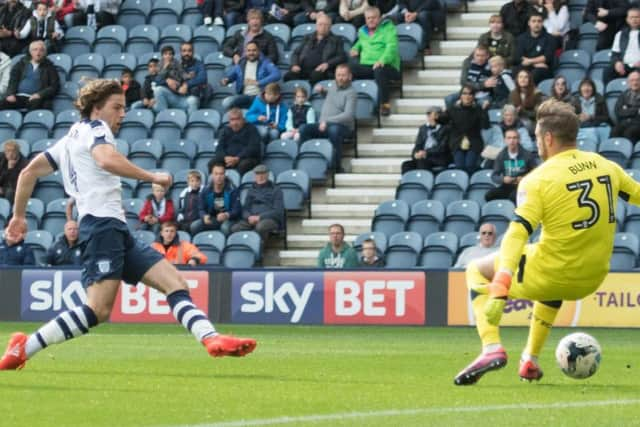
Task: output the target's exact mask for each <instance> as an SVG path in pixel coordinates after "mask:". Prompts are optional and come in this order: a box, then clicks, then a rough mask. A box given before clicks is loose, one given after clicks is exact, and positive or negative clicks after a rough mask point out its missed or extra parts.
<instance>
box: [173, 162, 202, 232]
mask: <svg viewBox="0 0 640 427" xmlns="http://www.w3.org/2000/svg"><path fill="white" fill-rule="evenodd" d="M202 190H203V187H202V175H201V174H200V171H197V170H190V171H189V173H188V174H187V187H186V188H185V189H184V190H182V191H181V192H180V196H179V198H178V200H179V201H178V216H177V217H176V220H177V222H178V227H179V228H180V230H183V231H187V232H191V229H192V224H193V223H194V222H196V221H198V220H199V219H200V193H201V192H202ZM193 234H194V235H195V233H193Z"/></svg>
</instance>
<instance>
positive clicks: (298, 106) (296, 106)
mask: <svg viewBox="0 0 640 427" xmlns="http://www.w3.org/2000/svg"><path fill="white" fill-rule="evenodd" d="M295 94H296V97H295V99H294V102H293V104H292V105H291V108H290V109H289V111H288V112H287V124H286V129H287V131H286V132H284V133H283V134H282V135H280V137H281V138H282V139H293V140H295V141H299V140H300V132H299V131H298V129H299V128H300V126H302V125H306V124H309V123H315V122H316V113H315V111H314V110H313V108H312V107H311V104H310V103H309V101H308V99H309V95H308V94H307V90H306V89H305V88H303V87H301V86H300V87H297V88H296V92H295Z"/></svg>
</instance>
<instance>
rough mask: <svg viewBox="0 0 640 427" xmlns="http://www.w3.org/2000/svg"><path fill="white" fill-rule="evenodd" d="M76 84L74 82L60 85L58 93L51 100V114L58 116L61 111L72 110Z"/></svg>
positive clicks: (75, 95) (76, 88)
mask: <svg viewBox="0 0 640 427" xmlns="http://www.w3.org/2000/svg"><path fill="white" fill-rule="evenodd" d="M78 90H79V88H78V84H77V83H75V82H64V83H61V84H60V91H58V93H57V94H56V96H55V97H54V98H53V112H54V113H55V114H58V113H59V112H61V111H65V110H73V109H74V108H75V105H74V101H75V99H76V98H77V96H78Z"/></svg>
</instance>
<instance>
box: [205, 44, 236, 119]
mask: <svg viewBox="0 0 640 427" xmlns="http://www.w3.org/2000/svg"><path fill="white" fill-rule="evenodd" d="M231 66H232V61H231V58H227V57H226V56H224V55H223V54H222V52H213V53H210V54H208V55H207V56H205V58H204V68H205V69H206V70H207V81H208V82H209V84H210V85H213V86H214V87H216V86H218V87H219V86H220V80H222V78H223V77H224V74H225V72H226V70H227V68H229V67H231ZM217 91H218V89H216V91H214V95H215V93H216V92H217ZM228 92H229V93H228V94H227V95H226V96H230V95H235V90H234V89H233V88H229V91H228ZM226 96H225V97H226ZM220 101H221V100H220ZM209 108H215V109H216V110H218V111H219V110H220V109H219V108H216V107H212V106H211V104H210V105H209Z"/></svg>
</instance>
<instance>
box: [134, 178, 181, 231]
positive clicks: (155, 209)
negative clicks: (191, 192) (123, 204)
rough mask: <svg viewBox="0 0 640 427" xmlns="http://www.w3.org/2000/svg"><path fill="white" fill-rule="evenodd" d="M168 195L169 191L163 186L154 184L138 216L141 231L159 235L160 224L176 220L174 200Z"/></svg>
mask: <svg viewBox="0 0 640 427" xmlns="http://www.w3.org/2000/svg"><path fill="white" fill-rule="evenodd" d="M166 195H167V190H165V188H164V187H163V186H162V185H159V184H152V186H151V194H149V195H148V196H147V199H146V200H145V202H144V204H143V205H142V209H141V210H140V214H139V215H138V216H139V218H140V229H141V230H151V231H153V232H154V233H156V234H157V233H158V232H159V231H160V224H162V223H163V222H166V221H173V219H174V218H175V209H174V208H173V200H171V199H170V198H168V197H166Z"/></svg>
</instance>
